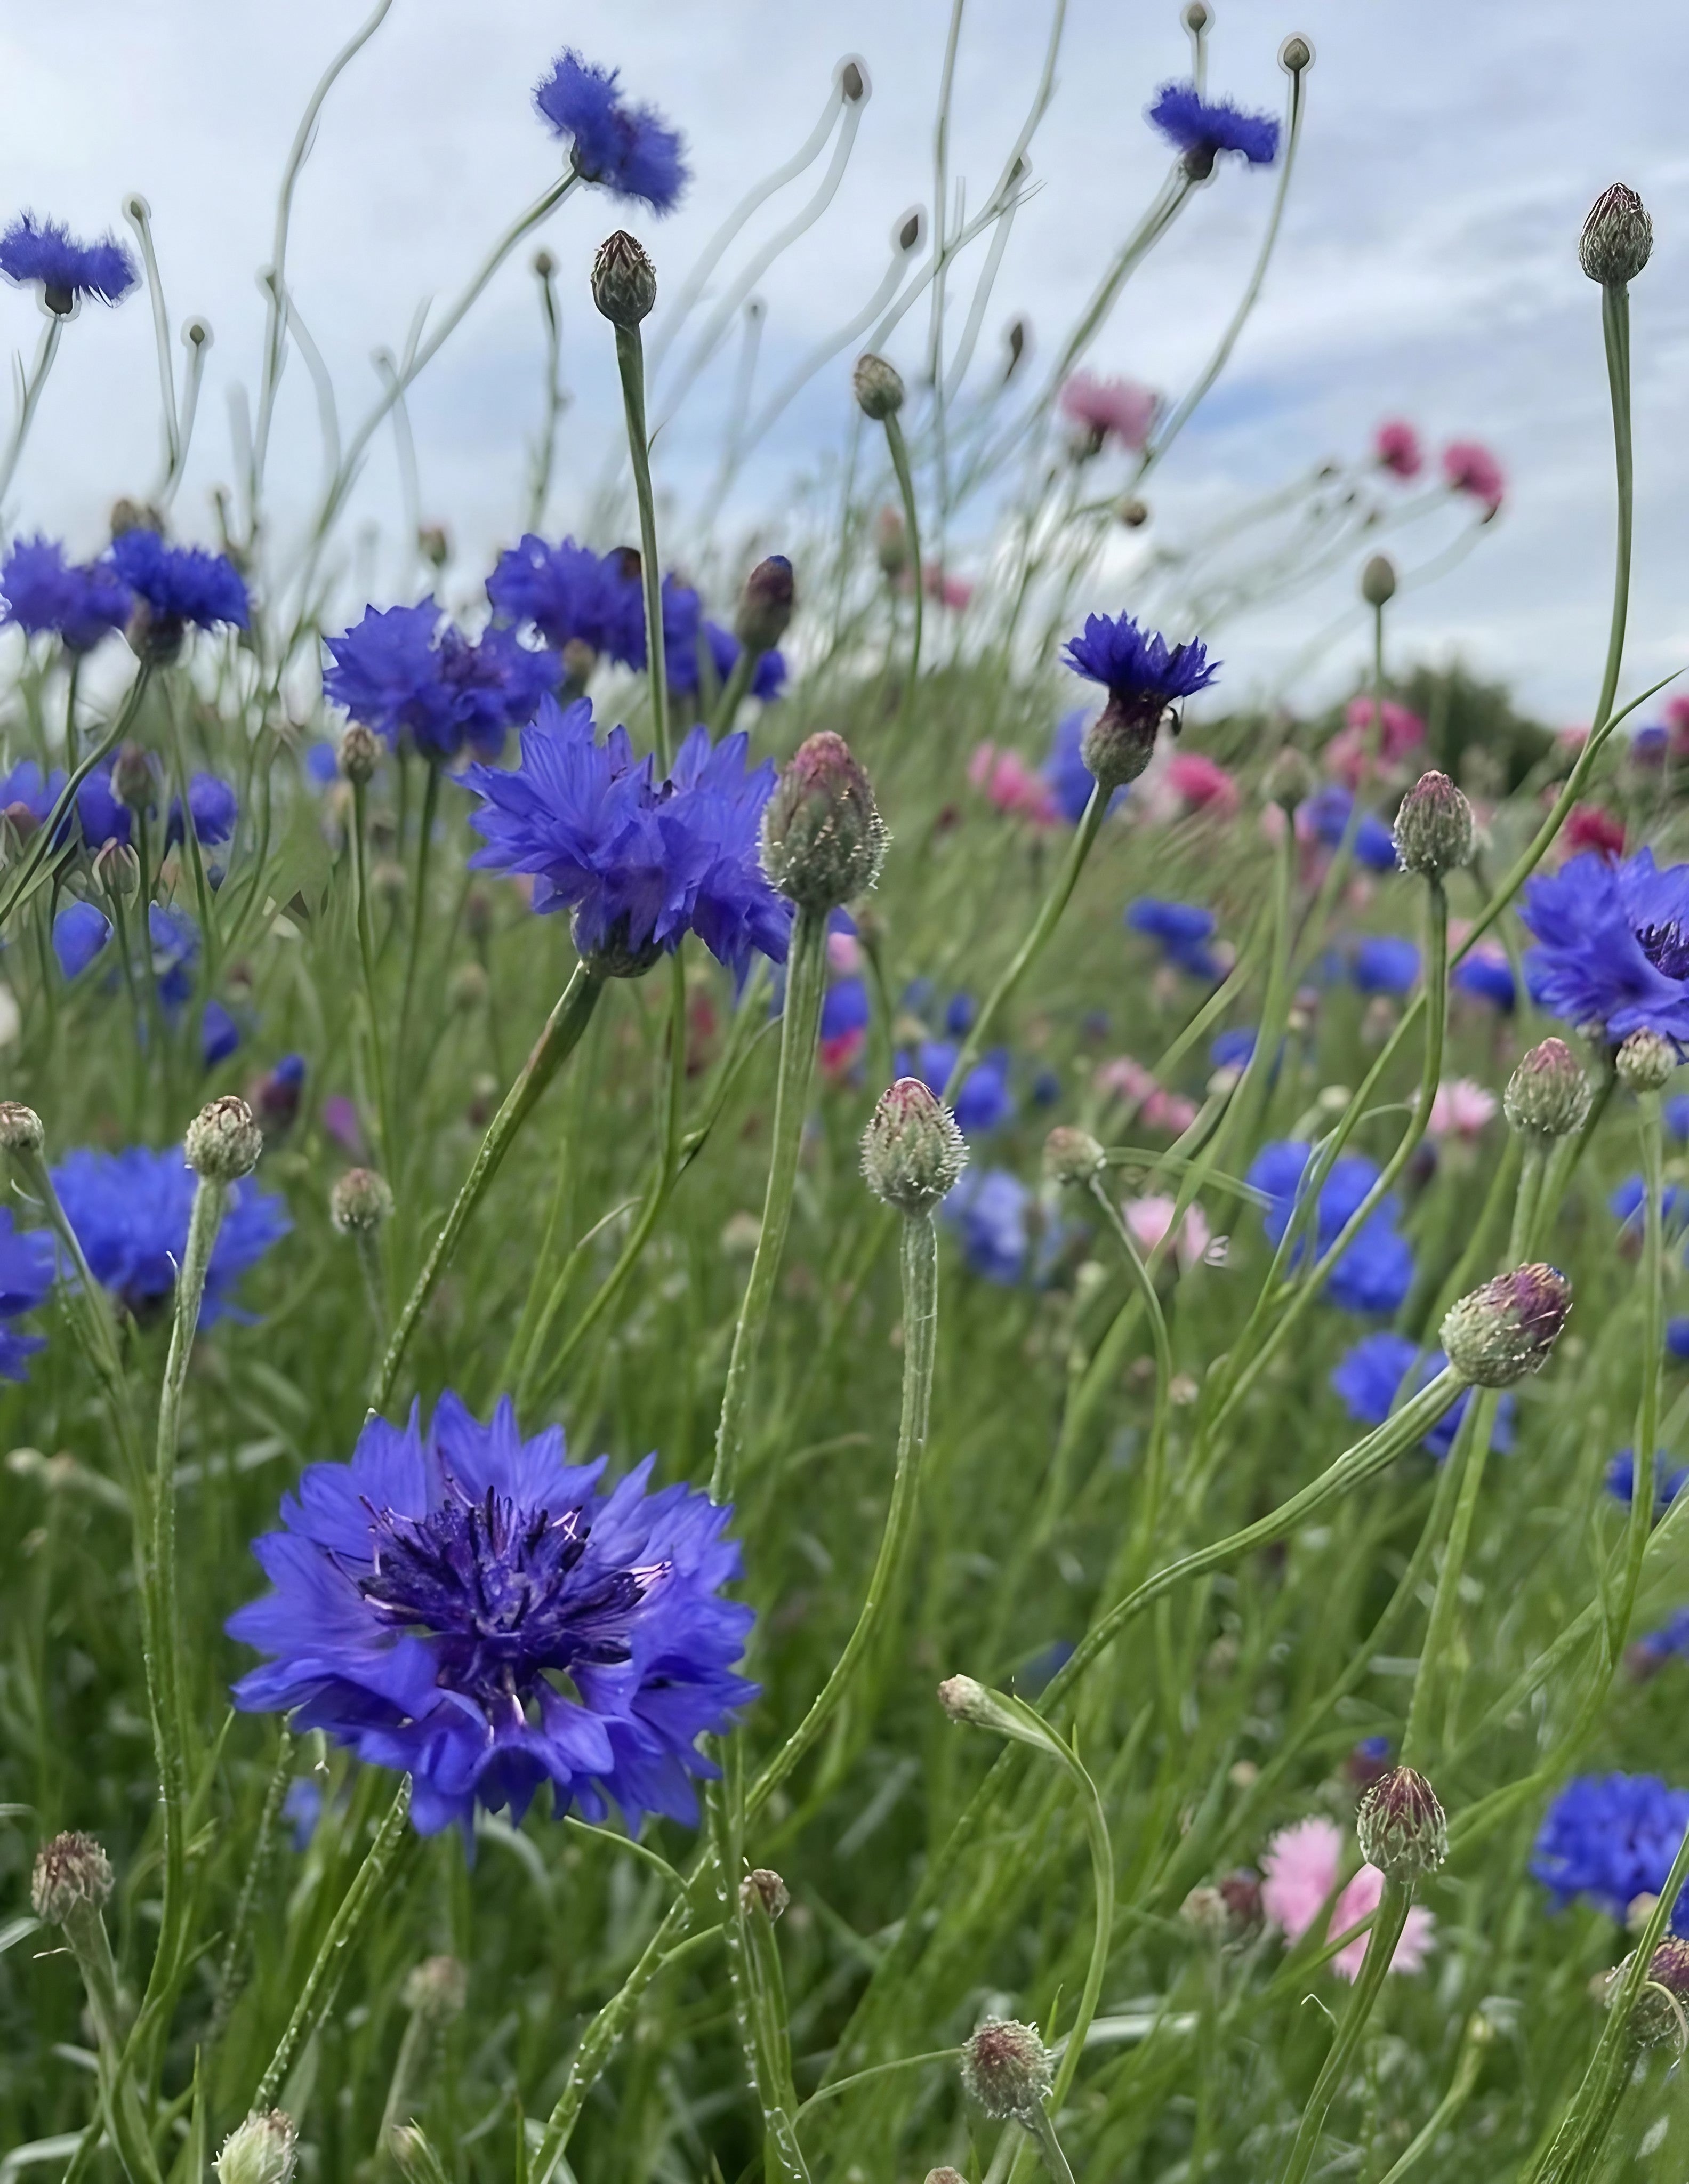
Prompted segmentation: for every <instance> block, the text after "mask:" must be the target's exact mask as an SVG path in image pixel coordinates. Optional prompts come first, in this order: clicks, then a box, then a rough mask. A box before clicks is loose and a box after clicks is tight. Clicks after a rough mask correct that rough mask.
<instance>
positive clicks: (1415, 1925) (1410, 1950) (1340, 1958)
mask: <svg viewBox="0 0 1689 2184" xmlns="http://www.w3.org/2000/svg"><path fill="white" fill-rule="evenodd" d="M1383 1894H1384V1875H1382V1874H1381V1873H1380V1871H1379V1869H1378V1868H1377V1867H1376V1866H1375V1865H1363V1867H1362V1868H1361V1869H1360V1871H1359V1872H1358V1873H1357V1875H1355V1877H1354V1879H1353V1880H1352V1881H1351V1882H1350V1883H1349V1885H1348V1886H1347V1887H1346V1889H1345V1890H1344V1891H1343V1893H1342V1894H1341V1896H1340V1897H1338V1898H1337V1906H1336V1908H1335V1910H1334V1911H1333V1912H1332V1914H1331V1924H1330V1925H1329V1926H1328V1927H1327V1928H1326V1930H1325V1934H1326V1938H1327V1940H1328V1941H1329V1940H1330V1939H1331V1938H1332V1937H1333V1936H1335V1935H1338V1934H1343V1933H1346V1932H1347V1931H1348V1930H1349V1928H1350V1927H1351V1926H1352V1925H1354V1923H1355V1921H1356V1920H1357V1919H1364V1918H1365V1917H1366V1916H1367V1914H1368V1912H1372V1911H1376V1910H1377V1908H1378V1907H1379V1899H1380V1897H1382V1896H1383ZM1436 1930H1437V1921H1436V1914H1435V1913H1434V1912H1430V1911H1427V1910H1426V1909H1425V1908H1424V1905H1423V1904H1420V1903H1416V1904H1414V1906H1413V1908H1412V1909H1411V1910H1410V1911H1409V1912H1408V1914H1407V1925H1405V1926H1404V1927H1403V1928H1402V1938H1401V1939H1400V1940H1399V1941H1398V1942H1396V1953H1395V1955H1394V1956H1392V1957H1391V1959H1390V1969H1391V1971H1393V1972H1416V1971H1418V1970H1419V1969H1420V1967H1421V1966H1422V1965H1423V1964H1424V1961H1425V1958H1427V1957H1428V1956H1429V1955H1430V1951H1431V1940H1432V1937H1433V1936H1434V1935H1435V1932H1436ZM1368 1938H1369V1937H1368V1936H1367V1935H1365V1934H1357V1935H1356V1936H1355V1938H1354V1940H1353V1941H1352V1942H1350V1944H1349V1946H1348V1947H1347V1948H1346V1949H1339V1951H1338V1952H1337V1953H1336V1955H1335V1957H1333V1958H1332V1959H1331V1969H1332V1970H1333V1971H1335V1972H1336V1973H1337V1974H1338V1975H1339V1976H1340V1977H1341V1978H1343V1979H1346V1980H1352V1979H1353V1978H1354V1977H1355V1976H1356V1975H1357V1973H1358V1972H1359V1970H1360V1969H1361V1965H1362V1963H1363V1959H1364V1958H1365V1956H1366V1953H1367V1942H1368Z"/></svg>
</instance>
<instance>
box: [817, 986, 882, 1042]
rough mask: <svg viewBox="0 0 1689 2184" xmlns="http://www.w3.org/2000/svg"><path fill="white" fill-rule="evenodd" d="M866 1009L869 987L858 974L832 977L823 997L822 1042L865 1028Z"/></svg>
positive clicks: (848, 1035)
mask: <svg viewBox="0 0 1689 2184" xmlns="http://www.w3.org/2000/svg"><path fill="white" fill-rule="evenodd" d="M869 1013H870V1011H869V1007H868V989H867V985H866V984H865V983H864V982H863V981H862V980H861V978H835V979H834V980H833V983H832V984H831V985H830V986H829V987H828V989H827V991H826V993H825V994H824V995H822V1003H821V1034H820V1036H821V1043H822V1045H823V1046H825V1045H827V1044H828V1041H829V1040H831V1039H849V1038H850V1037H851V1036H852V1034H855V1033H856V1032H860V1031H866V1030H867V1028H868V1017H869Z"/></svg>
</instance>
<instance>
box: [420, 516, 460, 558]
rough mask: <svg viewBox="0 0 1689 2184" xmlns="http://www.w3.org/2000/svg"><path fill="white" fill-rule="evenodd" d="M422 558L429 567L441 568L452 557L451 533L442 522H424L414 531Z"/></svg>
mask: <svg viewBox="0 0 1689 2184" xmlns="http://www.w3.org/2000/svg"><path fill="white" fill-rule="evenodd" d="M416 543H417V547H418V549H420V551H421V555H422V559H423V560H425V561H426V563H427V564H428V565H429V567H430V568H431V569H443V568H444V567H445V565H446V564H447V562H448V561H449V560H451V558H452V542H451V534H450V533H449V532H448V531H447V529H446V526H445V525H444V524H443V523H425V524H423V525H422V526H421V529H420V530H419V531H418V532H417V533H416Z"/></svg>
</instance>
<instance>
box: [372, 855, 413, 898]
mask: <svg viewBox="0 0 1689 2184" xmlns="http://www.w3.org/2000/svg"><path fill="white" fill-rule="evenodd" d="M370 885H371V889H373V890H374V892H375V893H376V895H378V896H379V897H380V899H381V900H382V901H383V902H385V903H388V904H392V903H399V902H403V901H404V891H405V889H406V888H407V887H409V885H410V874H409V873H408V872H406V871H405V869H404V866H403V865H402V864H400V863H399V860H398V859H397V858H396V857H383V858H382V861H381V862H380V863H379V864H376V865H372V866H371V867H370Z"/></svg>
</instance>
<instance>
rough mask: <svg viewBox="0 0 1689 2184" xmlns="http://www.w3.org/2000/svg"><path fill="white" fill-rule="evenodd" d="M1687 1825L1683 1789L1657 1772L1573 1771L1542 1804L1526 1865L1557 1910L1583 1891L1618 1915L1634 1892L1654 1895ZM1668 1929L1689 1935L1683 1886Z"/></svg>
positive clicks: (1688, 1902) (1687, 1793) (1687, 1798)
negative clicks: (1548, 1801) (1545, 1805)
mask: <svg viewBox="0 0 1689 2184" xmlns="http://www.w3.org/2000/svg"><path fill="white" fill-rule="evenodd" d="M1686 1827H1689V1790H1672V1789H1668V1787H1667V1786H1666V1785H1665V1784H1664V1782H1663V1781H1661V1780H1660V1779H1659V1777H1658V1775H1578V1776H1576V1777H1575V1779H1574V1780H1571V1781H1569V1782H1568V1783H1567V1785H1566V1786H1565V1788H1564V1790H1562V1791H1561V1792H1560V1794H1559V1796H1558V1797H1556V1798H1555V1800H1554V1802H1553V1803H1552V1805H1550V1807H1549V1808H1548V1812H1547V1818H1546V1819H1544V1821H1543V1823H1542V1826H1541V1830H1540V1831H1539V1833H1538V1835H1537V1837H1536V1856H1535V1857H1534V1858H1532V1859H1531V1861H1530V1869H1531V1871H1532V1873H1534V1874H1535V1875H1536V1878H1537V1879H1538V1880H1541V1881H1543V1882H1545V1883H1546V1884H1547V1886H1548V1887H1549V1888H1550V1889H1551V1890H1552V1892H1553V1895H1554V1897H1555V1899H1556V1902H1555V1908H1556V1909H1557V1910H1564V1908H1565V1906H1566V1905H1567V1904H1568V1903H1570V1902H1571V1900H1572V1898H1573V1897H1575V1896H1586V1897H1590V1898H1591V1900H1592V1901H1593V1902H1594V1903H1596V1904H1597V1905H1598V1906H1599V1907H1600V1908H1601V1909H1602V1910H1603V1911H1605V1912H1606V1913H1607V1914H1608V1916H1609V1917H1611V1918H1614V1919H1619V1920H1620V1921H1622V1920H1623V1919H1624V1918H1625V1914H1626V1912H1627V1911H1628V1910H1629V1909H1630V1905H1631V1904H1632V1903H1635V1901H1636V1898H1637V1897H1639V1896H1658V1893H1659V1892H1660V1890H1661V1889H1662V1888H1664V1886H1665V1883H1666V1880H1667V1877H1668V1875H1669V1874H1670V1871H1671V1863H1672V1860H1673V1859H1674V1858H1675V1857H1676V1855H1677V1847H1678V1845H1679V1844H1680V1843H1681V1841H1682V1840H1683V1831H1684V1830H1685V1828H1686ZM1671 1930H1672V1931H1673V1932H1674V1933H1675V1934H1680V1935H1684V1936H1689V1888H1686V1889H1685V1890H1684V1892H1683V1893H1682V1894H1681V1895H1680V1896H1679V1897H1678V1899H1677V1902H1676V1903H1675V1906H1674V1907H1673V1910H1672V1915H1671Z"/></svg>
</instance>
